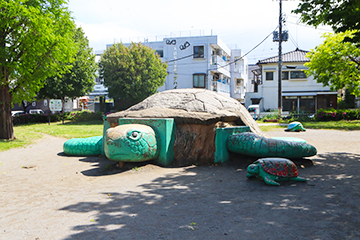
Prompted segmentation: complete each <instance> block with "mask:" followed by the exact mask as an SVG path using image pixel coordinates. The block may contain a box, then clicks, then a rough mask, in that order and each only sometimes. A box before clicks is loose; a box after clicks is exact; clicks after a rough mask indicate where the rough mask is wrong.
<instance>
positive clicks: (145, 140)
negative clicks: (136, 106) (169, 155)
mask: <svg viewBox="0 0 360 240" xmlns="http://www.w3.org/2000/svg"><path fill="white" fill-rule="evenodd" d="M104 149H105V155H106V157H107V158H109V159H111V160H115V161H125V162H141V161H146V160H150V159H155V158H157V156H158V153H159V151H158V144H157V139H156V136H155V132H154V130H153V129H152V128H151V127H149V126H146V125H142V124H124V125H120V126H117V127H114V128H109V129H108V130H107V131H106V136H105V145H104Z"/></svg>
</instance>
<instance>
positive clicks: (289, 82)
mask: <svg viewBox="0 0 360 240" xmlns="http://www.w3.org/2000/svg"><path fill="white" fill-rule="evenodd" d="M306 54H307V51H304V50H300V49H298V48H297V49H296V50H294V51H291V52H288V53H284V54H282V69H281V71H282V81H281V85H282V94H281V95H282V103H283V104H282V105H283V108H282V111H283V112H284V113H290V112H292V113H298V114H307V113H315V112H316V110H317V109H320V108H323V109H326V108H336V107H337V92H334V91H331V90H330V87H329V86H323V84H322V83H317V82H316V80H314V78H313V77H312V76H310V77H307V76H306V74H305V72H304V70H306V69H307V67H306V66H304V64H305V63H306V62H309V61H310V60H309V58H307V57H306ZM278 61H279V57H278V56H276V57H271V58H267V59H264V60H260V61H258V62H257V64H256V65H257V66H258V67H257V68H256V67H255V68H252V69H254V70H253V72H252V74H251V75H252V76H253V78H254V79H253V81H252V83H253V84H254V85H256V87H255V88H253V89H255V90H254V91H253V92H247V93H246V94H245V106H249V105H252V104H259V105H260V111H267V110H277V109H278V79H279V77H278Z"/></svg>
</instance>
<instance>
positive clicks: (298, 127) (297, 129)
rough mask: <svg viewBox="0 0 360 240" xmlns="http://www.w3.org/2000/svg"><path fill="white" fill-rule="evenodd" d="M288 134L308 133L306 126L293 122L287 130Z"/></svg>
mask: <svg viewBox="0 0 360 240" xmlns="http://www.w3.org/2000/svg"><path fill="white" fill-rule="evenodd" d="M285 131H286V132H301V131H304V132H305V131H306V129H305V128H304V126H303V125H302V124H301V122H292V123H290V124H289V125H288V127H287V128H286V129H285Z"/></svg>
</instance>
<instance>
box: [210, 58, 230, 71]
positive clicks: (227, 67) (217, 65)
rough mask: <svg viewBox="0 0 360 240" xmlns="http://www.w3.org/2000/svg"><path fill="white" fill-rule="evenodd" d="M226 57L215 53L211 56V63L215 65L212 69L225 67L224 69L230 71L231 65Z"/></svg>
mask: <svg viewBox="0 0 360 240" xmlns="http://www.w3.org/2000/svg"><path fill="white" fill-rule="evenodd" d="M224 58H225V57H224ZM224 58H222V57H220V56H218V55H213V56H212V57H211V65H212V66H214V67H212V70H220V69H224V70H226V71H228V72H229V71H230V65H229V63H228V62H227V61H226V60H225V59H224Z"/></svg>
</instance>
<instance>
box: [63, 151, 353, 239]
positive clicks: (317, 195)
mask: <svg viewBox="0 0 360 240" xmlns="http://www.w3.org/2000/svg"><path fill="white" fill-rule="evenodd" d="M313 161H314V163H315V165H314V166H313V167H304V166H303V167H304V168H302V167H301V164H300V170H299V171H300V176H302V177H305V178H307V179H308V182H307V183H294V182H286V183H281V186H279V187H273V186H267V185H265V184H264V182H262V181H260V180H257V179H247V178H246V166H247V164H243V163H239V162H231V163H229V164H226V165H223V166H206V167H189V168H186V170H185V171H184V172H179V173H177V174H168V175H167V176H165V177H159V178H157V179H155V180H154V181H152V182H149V183H146V184H143V185H141V186H140V187H141V190H137V191H135V190H134V191H129V192H126V193H118V192H111V193H109V192H103V193H99V194H102V195H103V196H104V198H105V199H106V200H107V201H105V203H104V202H101V203H100V202H79V203H77V204H75V205H70V206H67V207H65V208H62V209H60V210H61V211H69V212H77V213H82V212H89V211H95V213H96V214H95V215H96V217H94V219H93V220H92V221H91V222H89V223H88V224H84V225H78V226H74V227H73V230H74V231H76V232H77V233H75V234H73V235H71V236H69V237H68V238H67V239H201V238H203V239H324V240H325V239H355V238H356V239H358V238H360V232H359V228H358V226H360V218H359V217H358V215H359V208H358V199H359V197H360V194H359V189H360V182H359V170H360V155H356V154H348V153H327V154H321V155H317V156H316V157H315V158H314V159H313ZM84 174H85V173H84ZM88 174H89V175H91V173H88ZM120 174H121V173H120ZM138 174H139V177H141V171H139V172H138Z"/></svg>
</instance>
